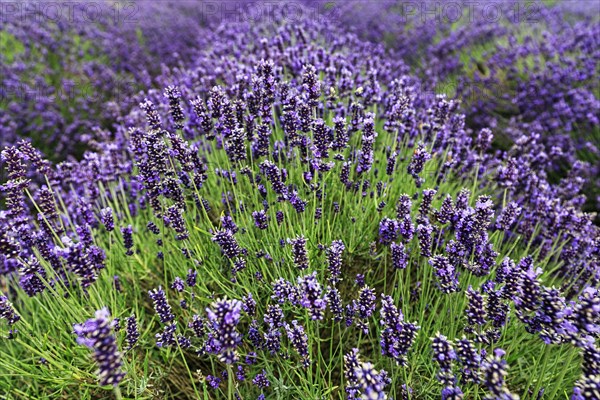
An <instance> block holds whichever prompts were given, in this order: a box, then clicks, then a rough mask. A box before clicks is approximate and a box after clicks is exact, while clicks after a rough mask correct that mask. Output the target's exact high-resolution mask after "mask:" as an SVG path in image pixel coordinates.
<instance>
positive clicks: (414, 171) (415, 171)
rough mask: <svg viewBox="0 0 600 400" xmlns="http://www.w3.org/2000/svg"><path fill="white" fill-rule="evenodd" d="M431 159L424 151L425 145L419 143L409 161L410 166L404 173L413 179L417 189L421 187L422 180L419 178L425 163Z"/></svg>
mask: <svg viewBox="0 0 600 400" xmlns="http://www.w3.org/2000/svg"><path fill="white" fill-rule="evenodd" d="M430 158H431V154H429V153H428V152H427V150H425V145H423V143H419V144H418V146H417V148H416V149H415V151H414V154H413V157H412V159H411V160H410V164H408V167H407V168H406V171H407V172H408V173H409V174H410V175H411V176H412V177H413V178H414V179H415V183H416V184H417V187H421V184H422V183H423V182H424V180H423V179H422V178H421V177H420V176H419V174H420V173H421V171H423V167H424V166H425V163H426V162H427V161H428V160H429V159H430Z"/></svg>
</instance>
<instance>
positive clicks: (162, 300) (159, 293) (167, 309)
mask: <svg viewBox="0 0 600 400" xmlns="http://www.w3.org/2000/svg"><path fill="white" fill-rule="evenodd" d="M148 294H149V295H150V298H151V299H152V302H153V303H154V310H155V311H156V313H157V314H158V317H159V318H160V322H162V323H163V324H167V323H169V322H171V321H173V320H174V319H175V315H173V312H172V311H171V306H170V305H169V303H168V302H167V296H166V295H165V291H164V290H163V289H162V287H161V286H159V287H158V289H154V290H150V291H149V292H148Z"/></svg>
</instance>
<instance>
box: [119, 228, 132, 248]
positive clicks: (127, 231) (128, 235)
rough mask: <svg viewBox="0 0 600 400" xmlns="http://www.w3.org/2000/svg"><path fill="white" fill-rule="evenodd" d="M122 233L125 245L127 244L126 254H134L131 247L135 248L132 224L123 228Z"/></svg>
mask: <svg viewBox="0 0 600 400" xmlns="http://www.w3.org/2000/svg"><path fill="white" fill-rule="evenodd" d="M121 234H122V235H123V245H124V246H125V249H127V252H126V253H125V254H127V255H128V256H132V255H133V250H131V249H132V248H133V228H132V227H131V225H128V226H127V227H125V228H121Z"/></svg>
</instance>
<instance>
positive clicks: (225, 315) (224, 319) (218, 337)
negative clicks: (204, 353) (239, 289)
mask: <svg viewBox="0 0 600 400" xmlns="http://www.w3.org/2000/svg"><path fill="white" fill-rule="evenodd" d="M241 310H242V302H241V301H239V300H227V299H223V300H217V301H215V302H214V303H212V304H211V306H210V307H208V308H207V309H206V312H207V313H208V321H209V329H210V332H209V337H208V340H207V342H208V343H209V344H210V348H211V349H212V352H213V353H216V354H218V355H219V359H220V360H221V361H222V362H225V363H227V364H232V363H234V362H236V361H237V359H238V356H237V354H236V353H235V349H236V348H237V346H238V345H239V344H240V342H241V340H242V336H241V334H240V333H239V332H238V331H237V325H238V323H239V322H240V318H241Z"/></svg>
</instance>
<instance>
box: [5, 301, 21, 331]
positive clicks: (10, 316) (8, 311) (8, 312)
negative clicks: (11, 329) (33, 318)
mask: <svg viewBox="0 0 600 400" xmlns="http://www.w3.org/2000/svg"><path fill="white" fill-rule="evenodd" d="M0 318H2V319H5V320H7V321H8V324H9V325H14V324H15V323H16V322H17V321H18V320H20V319H21V317H20V316H19V315H18V314H17V313H16V312H15V309H14V308H13V305H12V304H11V303H10V301H8V297H6V296H4V295H2V294H0Z"/></svg>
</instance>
